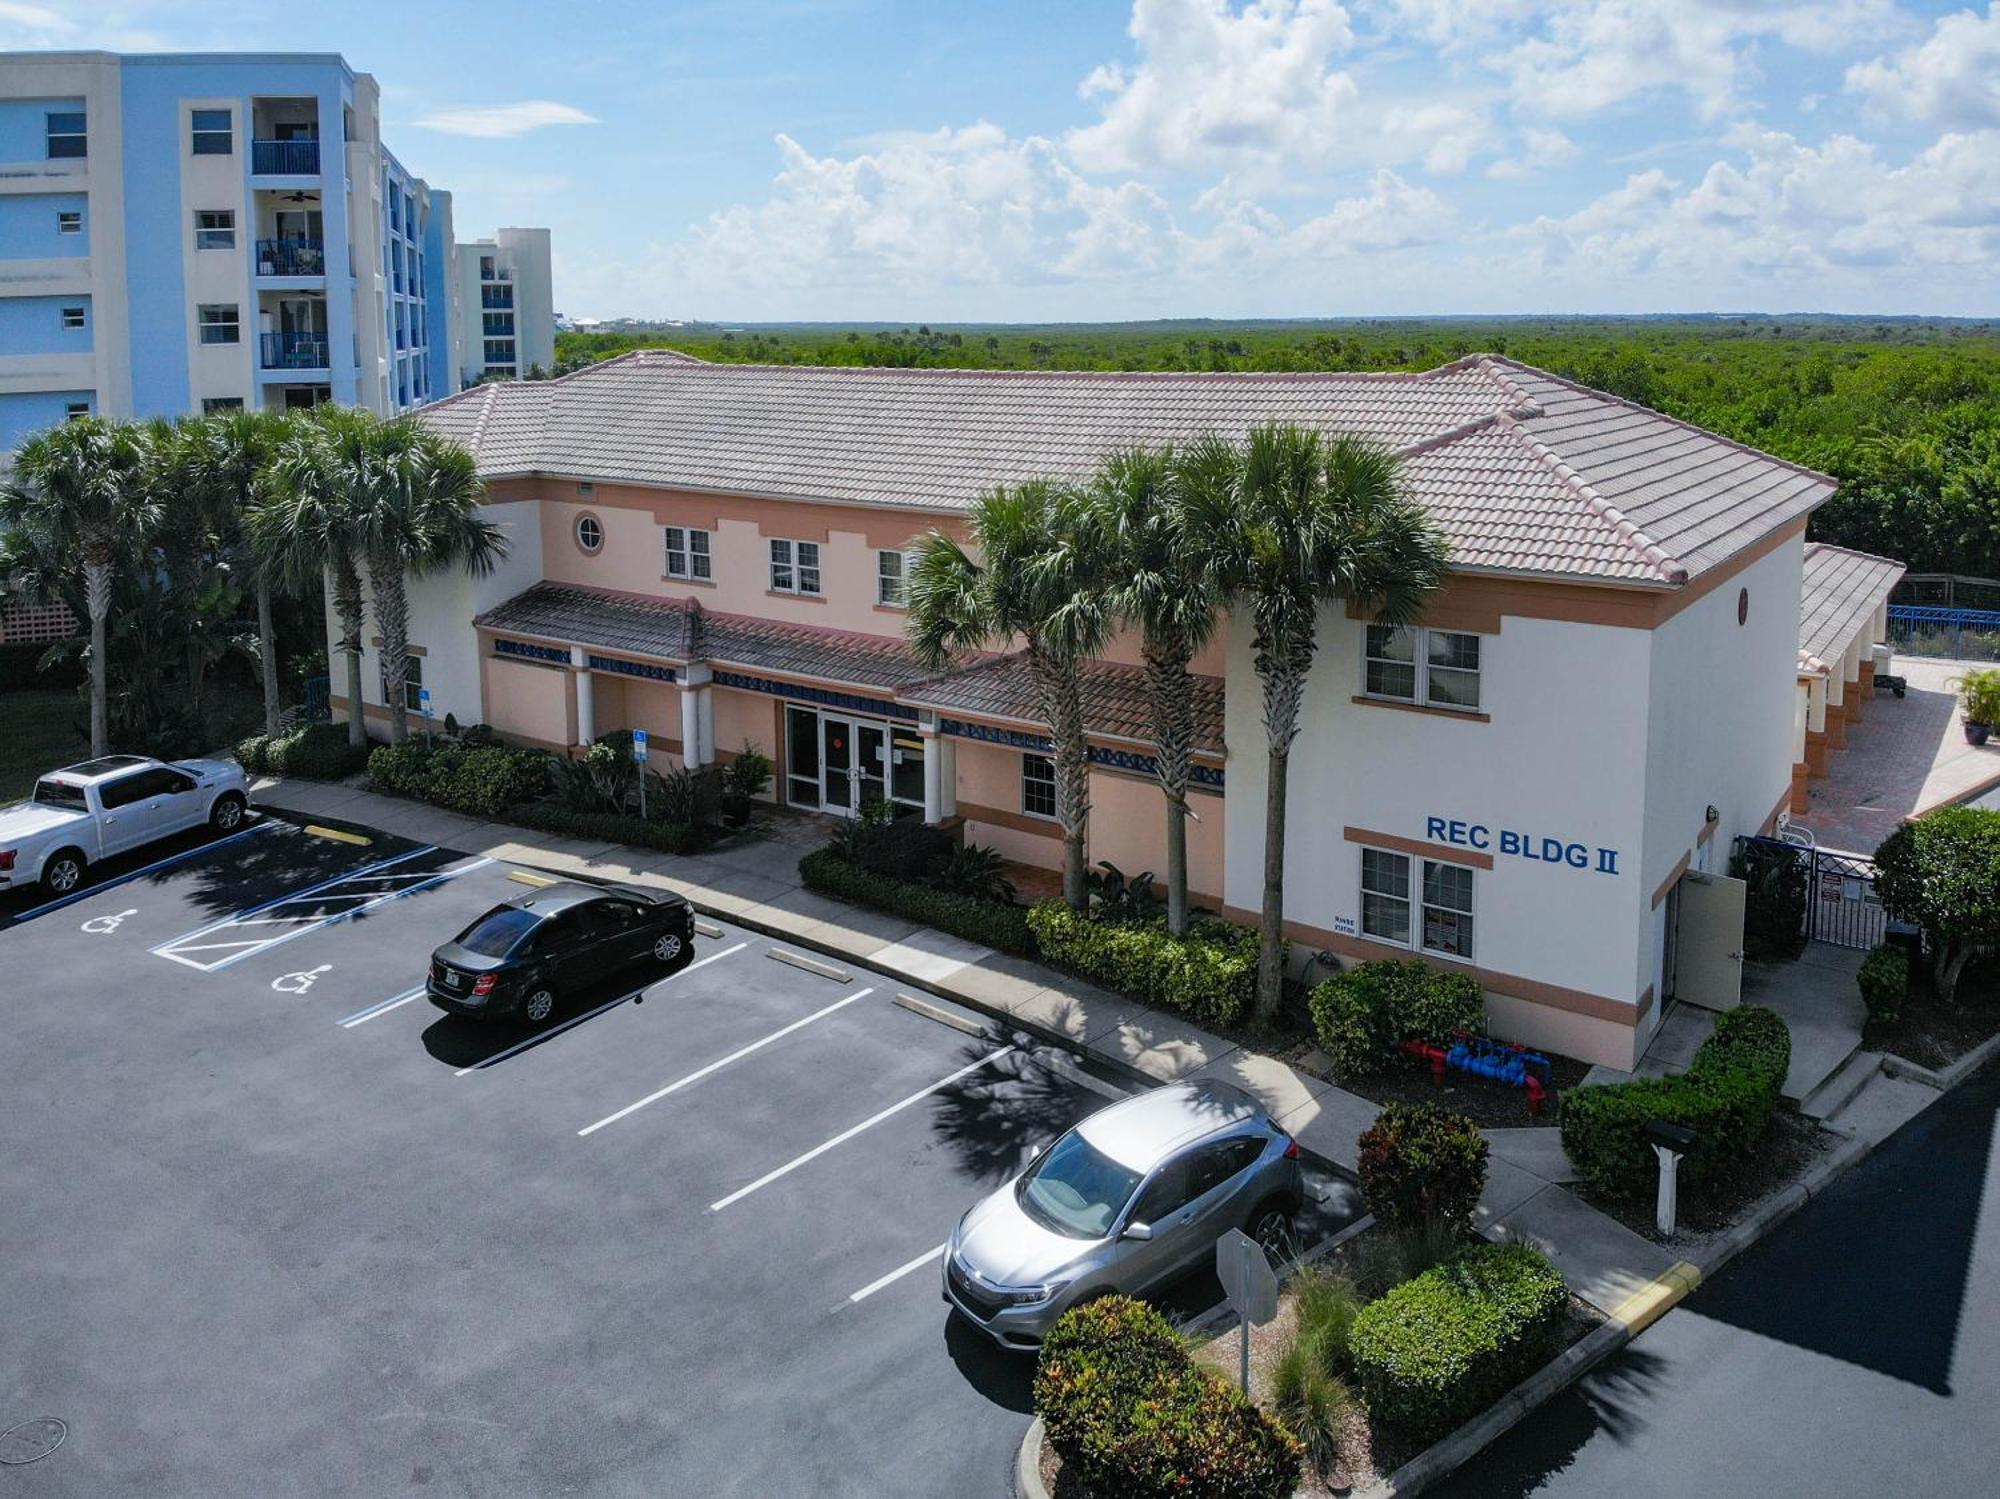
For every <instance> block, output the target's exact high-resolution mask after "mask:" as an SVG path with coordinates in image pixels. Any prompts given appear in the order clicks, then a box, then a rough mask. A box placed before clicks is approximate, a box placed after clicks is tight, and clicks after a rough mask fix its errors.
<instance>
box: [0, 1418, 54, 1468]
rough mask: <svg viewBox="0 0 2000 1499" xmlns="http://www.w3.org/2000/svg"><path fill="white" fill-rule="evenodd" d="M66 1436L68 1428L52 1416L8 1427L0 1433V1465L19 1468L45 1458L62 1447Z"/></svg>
mask: <svg viewBox="0 0 2000 1499" xmlns="http://www.w3.org/2000/svg"><path fill="white" fill-rule="evenodd" d="M68 1435H69V1428H68V1427H67V1426H65V1425H63V1423H62V1422H60V1421H58V1420H57V1419H56V1418H55V1417H54V1416H42V1417H40V1418H39V1419H37V1420H34V1421H23V1422H22V1423H21V1424H20V1425H19V1426H10V1427H8V1428H7V1429H6V1430H5V1431H0V1463H6V1464H8V1465H10V1466H13V1467H19V1466H20V1465H21V1464H22V1463H31V1462H33V1461H34V1460H35V1459H36V1458H38V1457H47V1456H48V1455H49V1454H50V1453H51V1452H53V1451H55V1450H56V1448H58V1447H60V1446H62V1439H63V1438H64V1437H66V1436H68Z"/></svg>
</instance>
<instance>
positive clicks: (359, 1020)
mask: <svg viewBox="0 0 2000 1499" xmlns="http://www.w3.org/2000/svg"><path fill="white" fill-rule="evenodd" d="M423 997H424V986H423V985H422V984H419V985H417V987H416V988H414V989H405V990H404V991H403V992H402V993H401V994H392V995H390V996H389V998H387V999H385V1000H383V1001H382V1002H381V1003H380V1004H378V1005H370V1006H369V1007H368V1008H367V1009H365V1010H356V1011H355V1012H354V1013H353V1014H352V1015H349V1016H348V1017H347V1018H346V1019H345V1020H343V1021H341V1022H340V1023H341V1025H342V1026H344V1027H345V1028H347V1029H348V1030H353V1029H354V1027H355V1026H357V1025H361V1024H363V1023H365V1022H367V1021H370V1020H373V1019H374V1018H375V1017H376V1016H377V1015H386V1014H388V1013H389V1012H390V1011H391V1010H395V1009H400V1008H401V1007H402V1006H404V1005H406V1004H408V1003H409V1002H410V1001H411V1000H413V999H422V998H423Z"/></svg>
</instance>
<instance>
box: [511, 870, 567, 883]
mask: <svg viewBox="0 0 2000 1499" xmlns="http://www.w3.org/2000/svg"><path fill="white" fill-rule="evenodd" d="M507 878H508V879H510V880H514V881H517V882H518V883H520V884H523V885H560V884H561V883H562V881H561V880H552V879H550V878H549V877H548V876H547V875H545V874H529V873H528V871H527V870H525V869H511V870H509V871H508V872H507Z"/></svg>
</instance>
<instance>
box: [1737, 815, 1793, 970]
mask: <svg viewBox="0 0 2000 1499" xmlns="http://www.w3.org/2000/svg"><path fill="white" fill-rule="evenodd" d="M1809 857H1810V855H1808V854H1806V853H1805V851H1804V850H1802V849H1797V848H1794V847H1792V846H1791V845H1790V844H1772V843H1753V844H1750V845H1748V846H1747V847H1745V848H1744V849H1743V851H1742V852H1741V853H1738V854H1734V855H1732V856H1731V857H1730V860H1729V874H1730V877H1731V878H1732V879H1738V880H1742V881H1743V882H1744V885H1745V887H1746V888H1745V891H1744V897H1743V899H1744V906H1743V950H1744V952H1745V953H1747V954H1748V955H1749V956H1750V957H1753V958H1758V959H1764V960H1769V959H1782V960H1784V961H1790V960H1791V959H1793V958H1796V957H1797V956H1798V955H1799V954H1800V953H1802V952H1804V951H1805V946H1806V860H1807V858H1809Z"/></svg>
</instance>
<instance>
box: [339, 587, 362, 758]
mask: <svg viewBox="0 0 2000 1499" xmlns="http://www.w3.org/2000/svg"><path fill="white" fill-rule="evenodd" d="M333 611H334V613H335V614H336V615H337V616H338V617H339V619H340V636H341V641H340V649H341V654H343V655H344V656H346V657H347V742H348V743H349V744H351V745H353V746H354V747H355V748H356V749H359V748H361V747H362V746H363V745H365V744H367V743H368V720H367V718H366V717H365V716H364V709H363V706H362V702H361V575H360V574H359V573H357V572H356V571H355V570H354V564H353V563H352V562H351V561H348V560H347V559H345V558H343V559H341V561H340V562H339V563H338V564H336V566H335V568H334V574H333Z"/></svg>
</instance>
